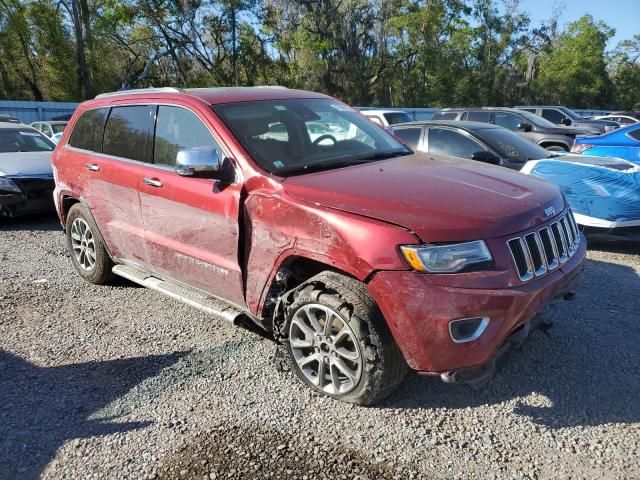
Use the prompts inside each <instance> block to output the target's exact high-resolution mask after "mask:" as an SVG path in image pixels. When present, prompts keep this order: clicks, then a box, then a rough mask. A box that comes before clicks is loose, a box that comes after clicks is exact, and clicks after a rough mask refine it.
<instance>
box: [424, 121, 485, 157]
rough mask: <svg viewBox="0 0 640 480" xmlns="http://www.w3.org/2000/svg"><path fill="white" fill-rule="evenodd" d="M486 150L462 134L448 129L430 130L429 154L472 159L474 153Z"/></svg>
mask: <svg viewBox="0 0 640 480" xmlns="http://www.w3.org/2000/svg"><path fill="white" fill-rule="evenodd" d="M485 150H486V148H484V147H483V146H482V145H480V144H479V143H477V142H475V141H473V140H471V139H470V138H469V137H467V136H465V135H463V134H461V133H458V132H454V131H453V130H449V129H446V128H430V129H429V153H439V154H442V155H451V156H452V157H459V158H471V156H472V155H473V154H474V153H477V152H480V151H485Z"/></svg>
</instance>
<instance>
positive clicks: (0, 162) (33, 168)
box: [0, 152, 53, 177]
mask: <svg viewBox="0 0 640 480" xmlns="http://www.w3.org/2000/svg"><path fill="white" fill-rule="evenodd" d="M52 153H53V152H6V153H0V173H2V174H4V175H6V176H15V177H28V176H30V175H53V170H52V168H51V154H52Z"/></svg>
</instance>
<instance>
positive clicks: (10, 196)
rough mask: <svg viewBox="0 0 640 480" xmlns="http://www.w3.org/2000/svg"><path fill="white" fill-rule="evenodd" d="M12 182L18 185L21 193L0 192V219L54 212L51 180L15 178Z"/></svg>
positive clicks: (53, 185)
mask: <svg viewBox="0 0 640 480" xmlns="http://www.w3.org/2000/svg"><path fill="white" fill-rule="evenodd" d="M12 180H14V182H15V183H16V184H17V185H18V187H19V188H20V190H21V192H20V193H6V192H0V218H1V217H5V218H6V217H9V218H12V217H18V216H21V215H28V214H33V213H41V212H51V211H53V210H54V208H55V207H54V203H53V189H54V187H55V184H54V181H53V179H52V178H51V179H48V178H33V179H31V178H17V179H12Z"/></svg>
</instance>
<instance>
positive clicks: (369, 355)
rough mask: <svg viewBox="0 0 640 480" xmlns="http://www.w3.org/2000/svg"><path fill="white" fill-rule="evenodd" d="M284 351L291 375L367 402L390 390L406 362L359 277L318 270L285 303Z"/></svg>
mask: <svg viewBox="0 0 640 480" xmlns="http://www.w3.org/2000/svg"><path fill="white" fill-rule="evenodd" d="M285 332H286V333H287V339H286V345H285V351H286V354H287V359H288V363H289V365H290V367H291V369H292V370H293V371H294V372H295V374H296V376H297V377H298V378H299V379H300V380H301V381H302V382H303V383H304V384H306V385H308V386H309V387H311V388H313V389H314V390H316V391H318V392H320V393H322V394H324V395H328V396H330V397H333V398H336V399H338V400H341V401H344V402H349V403H355V404H358V405H371V404H373V403H375V402H377V401H380V400H382V399H383V398H385V397H386V396H387V395H389V394H390V393H391V392H392V391H393V390H395V389H396V388H397V387H398V385H400V383H401V382H402V380H403V379H404V377H405V375H406V373H407V370H408V367H407V364H406V362H405V360H404V357H403V356H402V353H401V352H400V350H399V349H398V347H397V345H396V343H395V341H394V339H393V337H392V336H391V333H390V332H389V329H388V327H387V325H386V323H385V321H384V318H383V317H382V315H381V313H380V311H379V310H378V308H377V306H376V305H375V302H374V301H373V299H372V298H371V297H370V296H369V293H368V292H367V290H366V287H365V286H364V284H362V283H361V282H358V281H357V280H354V279H352V278H349V277H345V276H343V275H340V274H337V273H334V272H323V273H321V274H319V275H317V276H315V277H314V278H312V279H311V280H309V282H307V284H306V285H305V286H303V287H302V288H301V289H300V290H299V292H298V295H297V296H296V297H295V299H294V300H293V302H292V303H291V304H290V305H289V306H288V307H287V315H286V323H285Z"/></svg>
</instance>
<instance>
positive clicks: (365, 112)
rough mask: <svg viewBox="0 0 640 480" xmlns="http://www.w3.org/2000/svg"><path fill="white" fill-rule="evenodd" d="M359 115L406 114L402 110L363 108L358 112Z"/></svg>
mask: <svg viewBox="0 0 640 480" xmlns="http://www.w3.org/2000/svg"><path fill="white" fill-rule="evenodd" d="M360 113H363V114H365V115H366V114H367V113H381V114H385V113H407V112H405V111H404V110H394V109H392V108H365V109H362V110H360Z"/></svg>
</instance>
